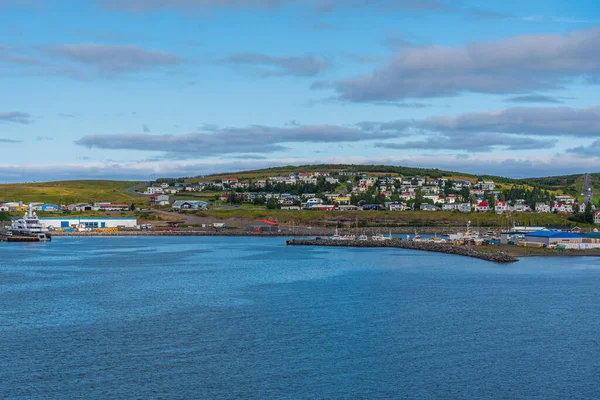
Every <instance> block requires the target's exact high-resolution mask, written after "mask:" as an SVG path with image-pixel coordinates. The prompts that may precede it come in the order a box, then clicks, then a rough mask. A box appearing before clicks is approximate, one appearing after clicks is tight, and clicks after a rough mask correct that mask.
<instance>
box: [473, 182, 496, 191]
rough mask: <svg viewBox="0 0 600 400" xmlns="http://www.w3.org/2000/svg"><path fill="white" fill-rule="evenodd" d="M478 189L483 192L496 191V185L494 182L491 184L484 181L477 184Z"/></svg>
mask: <svg viewBox="0 0 600 400" xmlns="http://www.w3.org/2000/svg"><path fill="white" fill-rule="evenodd" d="M477 187H478V188H479V189H481V190H488V191H490V190H494V189H496V184H495V183H494V182H489V181H484V182H477Z"/></svg>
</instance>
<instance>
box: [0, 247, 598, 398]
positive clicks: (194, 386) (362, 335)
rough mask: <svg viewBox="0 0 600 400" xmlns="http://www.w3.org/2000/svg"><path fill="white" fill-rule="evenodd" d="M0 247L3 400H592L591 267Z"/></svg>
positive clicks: (352, 254)
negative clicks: (270, 399) (25, 399)
mask: <svg viewBox="0 0 600 400" xmlns="http://www.w3.org/2000/svg"><path fill="white" fill-rule="evenodd" d="M283 241H284V240H283V239H279V238H269V239H260V238H216V237H211V238H205V237H191V238H145V237H137V238H56V239H55V240H54V241H53V242H52V243H49V244H8V243H0V398H2V399H19V398H39V399H75V398H85V399H266V398H277V399H389V398H394V399H397V398H410V399H455V398H461V399H521V398H522V399H598V398H600V342H599V337H600V262H599V261H598V260H597V259H595V258H544V259H542V258H530V259H525V260H522V261H520V262H518V263H516V264H511V265H496V264H492V263H488V262H485V261H481V260H476V259H469V258H461V257H457V256H450V255H441V254H434V253H424V252H416V251H409V250H401V249H335V248H306V247H286V246H284V245H282V243H283Z"/></svg>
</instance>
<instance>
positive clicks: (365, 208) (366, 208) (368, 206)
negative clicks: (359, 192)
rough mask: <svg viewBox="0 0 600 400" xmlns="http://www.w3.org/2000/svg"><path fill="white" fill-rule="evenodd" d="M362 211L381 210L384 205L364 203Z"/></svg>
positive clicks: (383, 208)
mask: <svg viewBox="0 0 600 400" xmlns="http://www.w3.org/2000/svg"><path fill="white" fill-rule="evenodd" d="M362 209H363V211H383V210H385V207H383V206H382V205H381V204H364V205H363V206H362Z"/></svg>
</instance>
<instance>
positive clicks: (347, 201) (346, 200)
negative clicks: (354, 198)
mask: <svg viewBox="0 0 600 400" xmlns="http://www.w3.org/2000/svg"><path fill="white" fill-rule="evenodd" d="M333 201H334V202H336V203H338V204H350V197H347V196H338V197H336V198H334V199H333Z"/></svg>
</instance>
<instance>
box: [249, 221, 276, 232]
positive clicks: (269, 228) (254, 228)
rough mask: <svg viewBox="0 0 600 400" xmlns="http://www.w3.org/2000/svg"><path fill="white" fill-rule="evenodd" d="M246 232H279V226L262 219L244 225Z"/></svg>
mask: <svg viewBox="0 0 600 400" xmlns="http://www.w3.org/2000/svg"><path fill="white" fill-rule="evenodd" d="M246 232H254V233H263V232H279V224H278V223H277V222H273V221H267V220H264V219H263V220H260V221H257V222H254V223H252V224H249V225H246Z"/></svg>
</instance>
